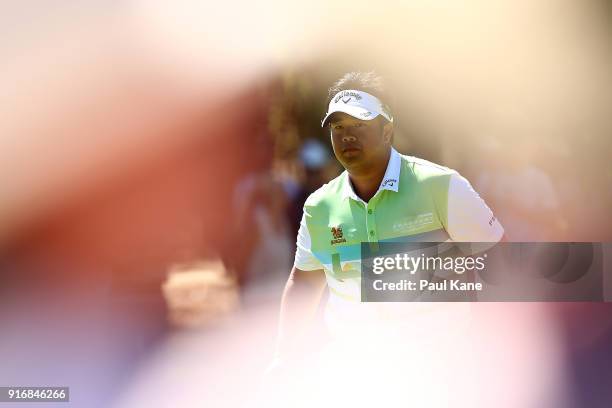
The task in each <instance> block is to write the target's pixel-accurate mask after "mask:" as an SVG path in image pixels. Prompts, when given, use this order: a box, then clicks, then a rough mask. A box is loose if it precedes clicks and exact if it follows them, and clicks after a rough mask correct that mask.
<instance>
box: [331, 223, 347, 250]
mask: <svg viewBox="0 0 612 408" xmlns="http://www.w3.org/2000/svg"><path fill="white" fill-rule="evenodd" d="M331 233H332V237H333V238H334V239H332V240H331V244H332V245H335V244H341V243H342V242H346V239H345V238H344V235H343V233H342V226H340V225H338V226H337V227H332V228H331Z"/></svg>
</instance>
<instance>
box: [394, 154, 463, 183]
mask: <svg viewBox="0 0 612 408" xmlns="http://www.w3.org/2000/svg"><path fill="white" fill-rule="evenodd" d="M401 157H402V167H404V168H406V169H407V170H408V172H409V174H410V175H411V176H412V177H414V178H415V179H416V180H417V181H429V180H434V179H439V178H447V177H450V176H451V175H454V174H459V173H457V171H456V170H454V169H451V168H449V167H445V166H442V165H440V164H437V163H434V162H430V161H429V160H425V159H421V158H419V157H414V156H407V155H403V154H402V155H401Z"/></svg>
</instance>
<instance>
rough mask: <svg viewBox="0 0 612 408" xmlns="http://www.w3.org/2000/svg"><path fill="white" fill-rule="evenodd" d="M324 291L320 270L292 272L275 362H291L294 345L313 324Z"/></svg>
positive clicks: (282, 310)
mask: <svg viewBox="0 0 612 408" xmlns="http://www.w3.org/2000/svg"><path fill="white" fill-rule="evenodd" d="M324 288H325V272H324V271H323V269H317V270H313V271H303V270H300V269H298V268H296V267H294V268H293V269H292V270H291V274H290V275H289V279H288V280H287V284H286V285H285V290H284V292H283V297H282V301H281V311H280V320H279V329H278V338H277V343H276V355H275V358H276V359H280V360H287V359H291V358H292V356H293V353H294V352H295V351H296V346H297V344H298V343H299V341H300V340H301V339H302V338H303V334H304V332H305V330H306V328H307V327H308V325H309V324H310V323H311V322H312V319H313V317H314V315H315V313H316V311H317V307H318V306H319V302H320V301H321V295H322V293H323V289H324Z"/></svg>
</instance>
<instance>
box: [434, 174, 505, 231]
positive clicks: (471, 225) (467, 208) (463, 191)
mask: <svg viewBox="0 0 612 408" xmlns="http://www.w3.org/2000/svg"><path fill="white" fill-rule="evenodd" d="M446 230H447V232H448V234H449V236H450V237H451V239H452V240H453V241H457V242H499V241H500V240H501V238H502V236H503V235H504V228H503V227H502V226H501V224H500V223H499V221H498V220H497V218H495V216H494V215H493V212H492V211H491V210H490V209H489V207H488V206H487V204H486V203H485V202H484V200H483V199H482V198H480V196H479V195H478V193H477V192H476V191H474V189H473V188H472V186H471V184H470V182H469V181H467V180H466V179H465V178H464V177H462V176H461V175H459V174H453V175H451V179H450V184H449V186H448V208H447V225H446Z"/></svg>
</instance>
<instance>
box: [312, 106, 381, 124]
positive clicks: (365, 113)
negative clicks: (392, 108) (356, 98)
mask: <svg viewBox="0 0 612 408" xmlns="http://www.w3.org/2000/svg"><path fill="white" fill-rule="evenodd" d="M337 112H342V113H346V114H347V115H351V116H352V117H354V118H355V119H359V120H372V119H375V118H376V117H377V116H378V115H379V113H377V112H372V111H370V110H367V109H366V108H362V107H361V106H350V105H346V106H343V107H341V108H336V109H334V110H333V111H331V112H328V113H327V115H325V117H324V118H323V120H322V121H321V127H325V125H326V124H327V121H328V120H329V118H330V117H331V116H332V115H333V114H334V113H337Z"/></svg>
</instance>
